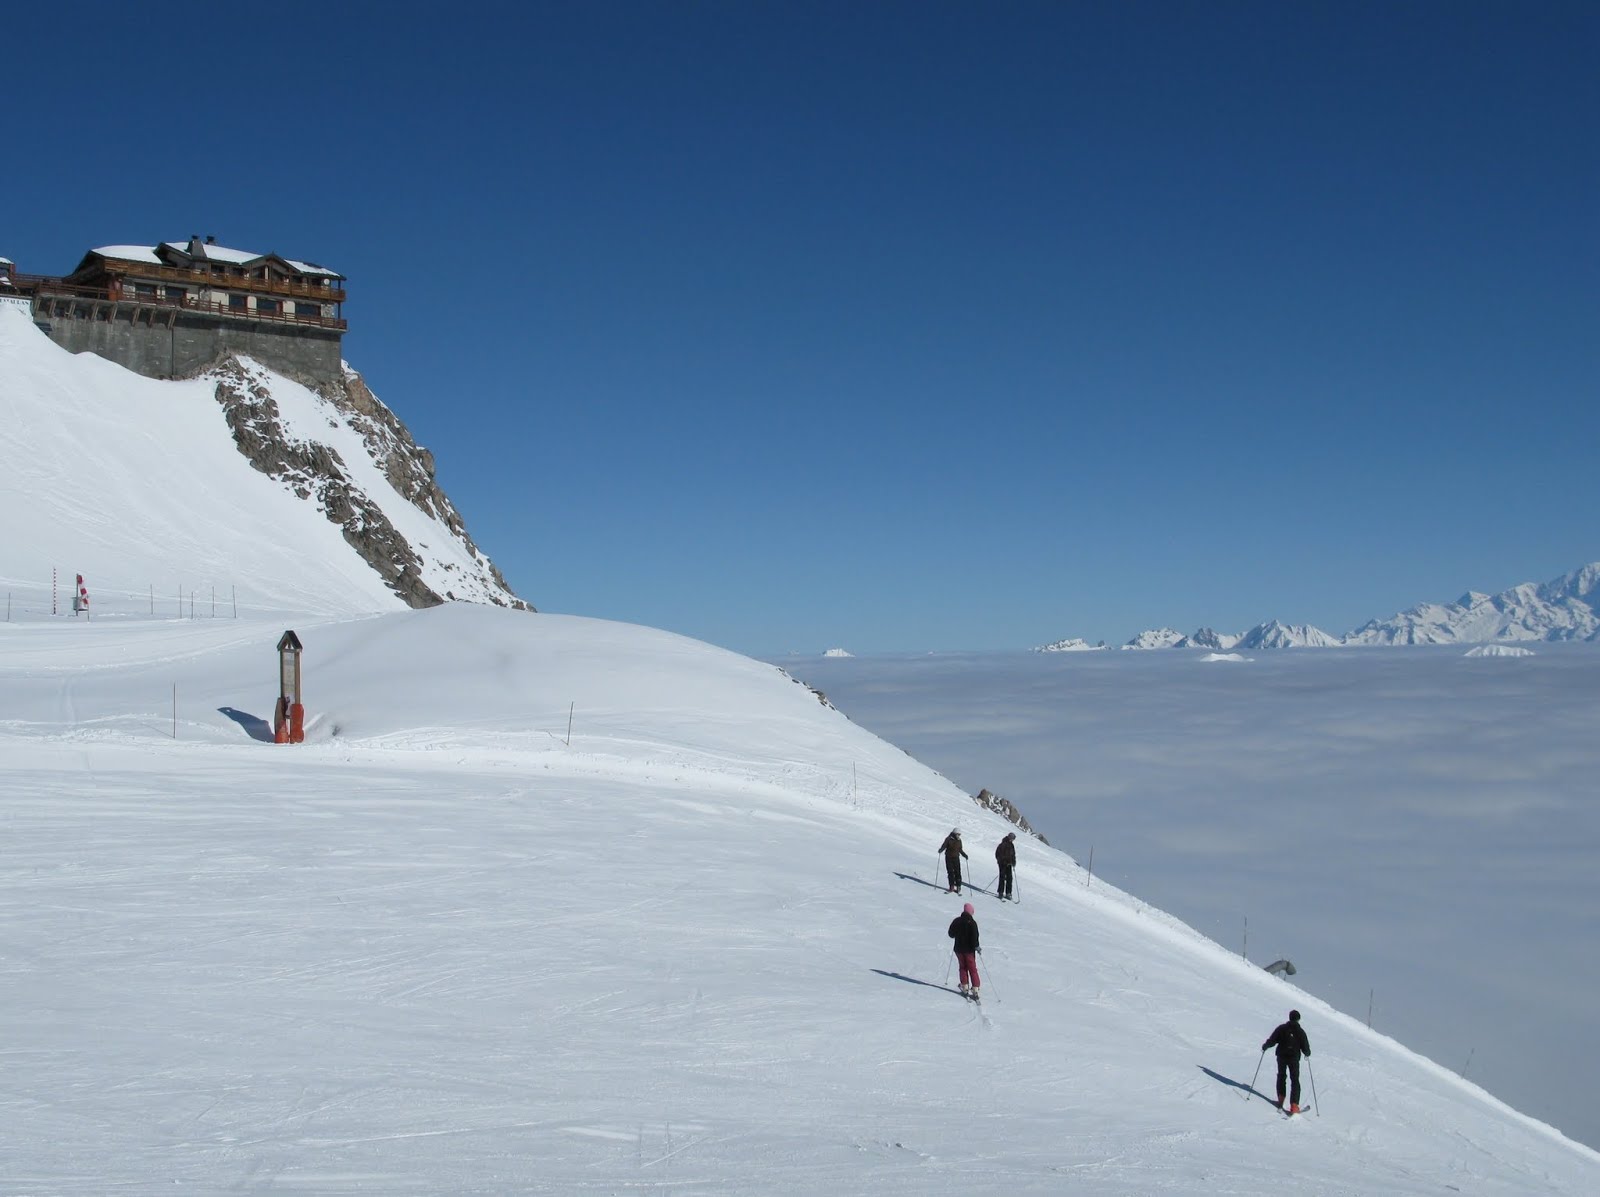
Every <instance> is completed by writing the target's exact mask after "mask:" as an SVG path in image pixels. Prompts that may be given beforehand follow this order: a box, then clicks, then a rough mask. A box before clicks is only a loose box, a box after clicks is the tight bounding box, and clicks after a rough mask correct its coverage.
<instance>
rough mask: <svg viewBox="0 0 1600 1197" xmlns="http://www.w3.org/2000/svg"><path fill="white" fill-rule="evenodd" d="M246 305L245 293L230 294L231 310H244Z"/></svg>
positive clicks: (229, 305) (229, 306) (229, 308)
mask: <svg viewBox="0 0 1600 1197" xmlns="http://www.w3.org/2000/svg"><path fill="white" fill-rule="evenodd" d="M245 306H246V303H245V298H244V296H243V295H230V296H228V310H229V311H232V312H242V311H244V309H245Z"/></svg>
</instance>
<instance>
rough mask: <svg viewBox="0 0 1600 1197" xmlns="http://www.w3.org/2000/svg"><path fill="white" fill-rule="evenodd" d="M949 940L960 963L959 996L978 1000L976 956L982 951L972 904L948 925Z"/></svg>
mask: <svg viewBox="0 0 1600 1197" xmlns="http://www.w3.org/2000/svg"><path fill="white" fill-rule="evenodd" d="M950 938H951V939H953V940H955V941H956V942H955V949H956V959H957V960H959V961H960V962H961V996H962V997H964V998H971V999H972V1000H973V1001H977V1000H978V986H979V985H980V984H981V983H982V982H980V981H979V980H978V956H979V955H980V954H981V953H982V952H983V949H982V948H981V947H979V946H978V920H977V919H975V918H973V917H972V903H971V902H968V903H967V904H966V905H965V906H963V907H962V908H961V913H960V914H958V915H957V916H956V917H955V920H954V921H953V922H952V923H951V924H950Z"/></svg>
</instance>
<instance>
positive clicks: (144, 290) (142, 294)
mask: <svg viewBox="0 0 1600 1197" xmlns="http://www.w3.org/2000/svg"><path fill="white" fill-rule="evenodd" d="M133 293H134V295H135V296H137V297H138V298H140V299H154V298H155V297H156V285H155V284H154V283H134V284H133Z"/></svg>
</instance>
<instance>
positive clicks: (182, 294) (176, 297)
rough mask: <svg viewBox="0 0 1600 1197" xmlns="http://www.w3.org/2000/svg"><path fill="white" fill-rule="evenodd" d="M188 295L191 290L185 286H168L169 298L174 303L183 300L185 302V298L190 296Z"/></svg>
mask: <svg viewBox="0 0 1600 1197" xmlns="http://www.w3.org/2000/svg"><path fill="white" fill-rule="evenodd" d="M188 295H189V292H188V291H187V290H186V289H185V288H183V287H171V286H169V287H168V288H167V298H168V299H170V300H172V302H173V303H182V302H184V300H185V299H187V298H188Z"/></svg>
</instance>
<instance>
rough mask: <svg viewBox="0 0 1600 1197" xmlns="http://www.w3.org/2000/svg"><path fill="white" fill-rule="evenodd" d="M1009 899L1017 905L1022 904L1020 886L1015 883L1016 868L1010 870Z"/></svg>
mask: <svg viewBox="0 0 1600 1197" xmlns="http://www.w3.org/2000/svg"><path fill="white" fill-rule="evenodd" d="M1011 900H1012V901H1013V902H1015V903H1016V904H1017V905H1018V906H1021V905H1022V887H1021V886H1020V885H1018V884H1017V870H1015V869H1012V870H1011Z"/></svg>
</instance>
